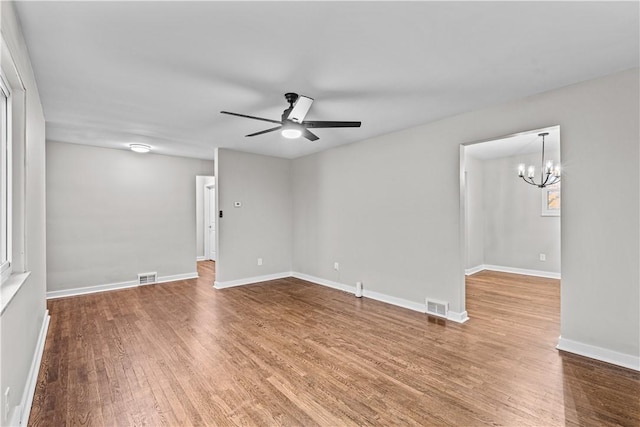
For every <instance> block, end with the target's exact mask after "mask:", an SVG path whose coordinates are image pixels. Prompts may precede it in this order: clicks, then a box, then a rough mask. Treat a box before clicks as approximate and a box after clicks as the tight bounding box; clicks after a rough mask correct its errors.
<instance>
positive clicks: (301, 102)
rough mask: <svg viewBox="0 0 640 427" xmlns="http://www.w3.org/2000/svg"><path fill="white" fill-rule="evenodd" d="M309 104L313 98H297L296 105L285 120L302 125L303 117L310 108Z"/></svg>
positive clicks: (301, 96) (302, 96)
mask: <svg viewBox="0 0 640 427" xmlns="http://www.w3.org/2000/svg"><path fill="white" fill-rule="evenodd" d="M311 104H313V98H309V97H308V96H304V95H300V96H298V100H297V101H296V105H294V106H293V110H291V112H290V113H289V116H288V117H287V119H289V120H291V121H292V122H296V123H302V121H303V120H304V118H305V116H306V115H307V113H308V112H309V108H311Z"/></svg>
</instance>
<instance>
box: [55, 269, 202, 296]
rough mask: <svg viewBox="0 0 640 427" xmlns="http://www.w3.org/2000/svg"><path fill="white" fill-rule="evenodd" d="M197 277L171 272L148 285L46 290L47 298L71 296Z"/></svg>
mask: <svg viewBox="0 0 640 427" xmlns="http://www.w3.org/2000/svg"><path fill="white" fill-rule="evenodd" d="M197 277H198V273H197V272H195V271H194V272H192V273H182V274H173V275H170V276H159V277H158V278H157V280H156V282H155V283H149V284H148V285H139V284H138V281H137V280H130V281H127V282H118V283H107V284H105V285H96V286H87V287H84V288H72V289H61V290H59V291H48V292H47V299H55V298H64V297H73V296H77V295H86V294H95V293H96V292H107V291H115V290H119V289H128V288H137V287H138V286H150V285H155V284H159V283H167V282H175V281H178V280H186V279H196V278H197Z"/></svg>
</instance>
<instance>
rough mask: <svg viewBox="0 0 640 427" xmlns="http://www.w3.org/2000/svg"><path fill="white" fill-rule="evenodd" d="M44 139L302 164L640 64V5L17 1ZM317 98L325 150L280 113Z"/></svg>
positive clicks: (313, 116)
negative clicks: (280, 124)
mask: <svg viewBox="0 0 640 427" xmlns="http://www.w3.org/2000/svg"><path fill="white" fill-rule="evenodd" d="M16 7H17V10H18V13H19V16H20V19H21V22H22V25H23V31H24V34H25V38H26V41H27V45H28V48H29V53H30V56H31V60H32V63H33V67H34V70H35V75H36V80H37V83H38V88H39V91H40V95H41V98H42V102H43V105H44V111H45V117H46V120H47V136H48V139H51V140H58V141H66V142H72V143H79V144H90V145H98V146H103V147H114V148H125V147H126V146H127V145H128V144H129V143H131V142H141V143H148V144H150V145H151V146H152V147H153V148H154V150H155V152H157V153H161V154H168V155H178V156H187V157H199V158H208V159H211V158H213V152H214V148H215V147H231V148H234V149H237V150H242V151H250V152H255V153H261V154H267V155H273V156H280V157H287V158H295V157H299V156H303V155H306V154H310V153H313V152H317V151H321V150H324V149H327V148H330V147H335V146H338V145H341V144H347V143H350V142H354V141H359V140H363V139H366V138H370V137H374V136H377V135H382V134H386V133H390V132H393V131H396V130H399V129H403V128H408V127H412V126H416V125H419V124H423V123H427V122H430V121H434V120H437V119H440V118H443V117H446V116H450V115H454V114H458V113H462V112H466V111H472V110H474V109H478V108H481V107H484V106H487V105H492V104H497V103H500V102H504V101H507V100H511V99H517V98H521V97H525V96H528V95H532V94H535V93H540V92H543V91H546V90H549V89H553V88H557V87H561V86H566V85H568V84H571V83H575V82H578V81H583V80H588V79H591V78H595V77H598V76H601V75H606V74H610V73H613V72H616V71H620V70H624V69H628V68H633V67H638V65H639V51H640V43H639V39H640V35H639V5H638V2H623V3H611V2H491V3H485V2H348V3H345V2H177V1H176V2H151V1H143V2H56V1H50V2H49V1H48V2H17V4H16ZM289 91H292V92H297V93H300V94H304V95H307V96H310V97H312V98H315V102H314V104H313V106H312V108H311V111H310V112H309V114H308V116H307V120H361V121H362V127H361V128H359V129H358V128H356V129H317V130H316V131H315V133H316V134H317V135H318V136H319V137H320V140H318V141H316V142H310V141H307V140H306V139H299V140H287V139H285V138H283V137H282V136H281V135H280V134H279V133H277V132H273V133H271V134H267V135H262V136H257V137H253V138H245V137H244V135H246V134H248V133H252V132H256V131H259V130H263V129H267V128H269V127H272V126H271V124H270V123H263V122H259V121H253V120H248V119H242V118H237V117H231V116H226V115H222V114H220V113H219V112H220V111H221V110H228V111H233V112H239V113H243V114H249V115H257V116H262V117H267V118H272V119H278V120H279V118H280V115H281V114H282V110H284V109H285V108H286V107H287V104H286V102H285V100H284V96H283V94H284V93H285V92H289Z"/></svg>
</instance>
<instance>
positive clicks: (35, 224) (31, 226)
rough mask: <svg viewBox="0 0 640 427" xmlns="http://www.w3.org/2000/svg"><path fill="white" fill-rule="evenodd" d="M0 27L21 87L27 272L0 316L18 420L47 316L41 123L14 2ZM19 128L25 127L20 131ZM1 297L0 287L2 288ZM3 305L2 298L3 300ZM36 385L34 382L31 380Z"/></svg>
mask: <svg viewBox="0 0 640 427" xmlns="http://www.w3.org/2000/svg"><path fill="white" fill-rule="evenodd" d="M0 16H1V20H0V29H1V31H2V35H3V37H4V38H5V40H6V41H7V43H8V45H9V50H10V51H11V55H12V56H13V60H14V62H15V63H16V67H17V68H18V73H19V75H20V77H21V79H22V82H23V84H24V88H25V113H26V115H22V116H21V118H22V119H23V120H24V129H22V128H21V129H20V130H19V132H18V135H17V138H18V141H17V142H16V143H15V144H17V145H18V146H19V147H20V150H19V151H17V152H16V155H17V156H20V161H19V162H14V168H15V169H14V176H16V175H21V180H20V182H19V183H17V185H18V187H19V190H20V194H19V195H14V196H15V197H14V200H16V199H17V200H18V204H17V205H16V207H17V209H15V210H14V218H13V221H14V224H13V225H14V228H13V230H14V237H13V239H14V249H15V250H16V251H17V252H16V255H18V256H17V257H16V260H19V261H18V262H17V263H16V265H14V273H19V272H22V271H30V272H31V275H30V276H29V278H28V279H27V280H26V282H24V284H23V285H22V287H21V288H20V289H19V291H18V293H17V294H15V297H14V298H13V299H12V300H11V301H10V302H9V303H8V305H6V308H5V309H4V311H3V312H2V315H1V316H0V329H1V333H0V348H1V350H0V390H1V391H3V392H4V390H6V388H7V387H10V389H11V393H10V399H9V402H8V403H9V412H10V414H8V419H9V420H12V419H13V420H14V421H15V420H17V419H19V418H20V412H21V411H22V409H24V412H25V413H26V412H27V411H28V407H26V406H27V405H28V401H29V400H30V399H31V397H32V396H33V395H32V392H33V388H31V387H30V385H31V384H29V382H30V381H32V380H35V375H37V368H38V366H35V370H32V369H31V368H32V364H33V362H34V359H35V361H36V362H37V353H38V348H37V347H38V340H39V337H40V333H41V331H42V330H43V326H44V325H46V320H47V318H48V316H47V314H46V302H45V292H46V291H45V289H46V247H45V142H44V141H45V124H44V116H43V112H42V105H41V103H40V97H39V94H38V89H37V87H36V83H35V78H34V76H33V70H32V68H31V63H30V61H29V56H28V52H27V48H26V46H25V43H24V39H23V37H22V33H21V29H20V25H19V21H18V19H17V17H16V14H15V11H14V6H13V3H11V2H0ZM23 130H24V131H23ZM3 296H4V289H3ZM2 302H3V304H2V305H3V306H4V305H5V303H6V301H4V300H3V301H2ZM33 384H34V385H35V383H33ZM5 415H7V414H5V409H4V405H0V423H1V424H3V425H6V424H8V423H7V422H5V421H4V420H5Z"/></svg>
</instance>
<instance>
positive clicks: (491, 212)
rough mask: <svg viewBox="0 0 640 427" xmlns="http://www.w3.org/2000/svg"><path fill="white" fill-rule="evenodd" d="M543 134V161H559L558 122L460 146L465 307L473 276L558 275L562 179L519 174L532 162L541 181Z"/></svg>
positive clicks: (550, 276)
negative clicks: (549, 182) (540, 183)
mask: <svg viewBox="0 0 640 427" xmlns="http://www.w3.org/2000/svg"><path fill="white" fill-rule="evenodd" d="M543 133H546V134H547V135H546V136H545V156H544V157H545V162H546V161H549V160H551V161H553V163H554V165H555V164H557V165H559V164H560V161H561V159H560V127H559V126H552V127H548V128H543V129H536V130H531V131H526V132H522V133H518V134H514V135H508V136H505V137H499V138H494V139H490V140H484V141H478V142H473V143H470V144H463V145H461V147H460V202H461V203H460V207H461V212H460V221H461V237H462V242H461V243H462V248H463V254H464V255H463V260H462V263H461V264H462V265H463V269H464V274H465V276H464V277H465V279H466V280H465V281H463V289H462V295H465V297H464V298H465V306H466V305H467V304H466V300H467V298H466V295H467V291H468V289H467V285H468V283H469V278H474V279H482V277H483V275H486V276H487V277H489V276H491V274H493V273H495V274H493V276H494V277H493V279H492V280H501V279H495V277H497V276H499V275H500V274H504V273H507V274H518V275H522V279H523V280H525V279H526V276H529V277H530V276H536V277H540V278H546V279H556V283H557V279H560V274H561V269H560V266H561V260H560V244H561V237H560V220H561V217H560V215H561V210H560V196H561V194H560V183H557V184H554V185H553V186H548V187H545V188H539V187H536V186H534V185H529V184H527V183H526V182H524V180H523V179H522V178H520V177H519V175H518V173H519V165H520V164H524V165H525V168H526V169H525V173H524V174H525V177H526V176H527V175H528V166H529V165H532V166H534V167H535V170H534V172H533V173H534V176H535V178H536V180H539V179H540V170H541V167H542V155H541V154H542V137H541V136H540V134H543ZM510 279H515V280H518V276H514V277H511V278H510ZM476 281H477V280H476ZM558 287H559V284H558ZM468 308H469V309H471V307H468ZM558 312H559V307H558ZM469 316H470V317H472V316H473V313H471V312H470V313H469Z"/></svg>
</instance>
